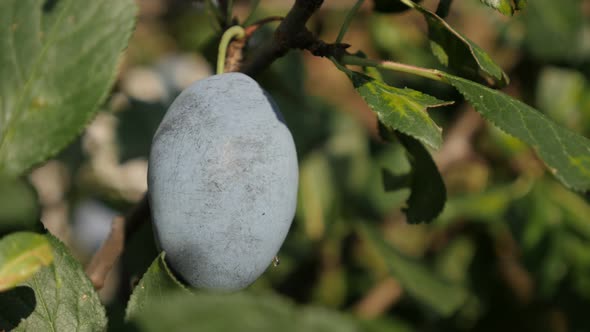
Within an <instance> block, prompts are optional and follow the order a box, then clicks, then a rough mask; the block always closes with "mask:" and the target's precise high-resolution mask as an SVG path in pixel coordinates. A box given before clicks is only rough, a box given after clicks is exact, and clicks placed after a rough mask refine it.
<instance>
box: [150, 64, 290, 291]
mask: <svg viewBox="0 0 590 332" xmlns="http://www.w3.org/2000/svg"><path fill="white" fill-rule="evenodd" d="M297 182H298V167H297V154H296V150H295V144H294V143H293V138H292V136H291V133H290V131H289V129H288V128H287V126H286V125H285V123H284V120H283V117H282V115H281V113H280V112H279V109H278V107H277V105H276V104H275V103H274V101H273V100H272V98H271V97H270V96H269V95H268V94H267V93H266V92H265V91H264V90H263V89H262V88H261V87H260V86H259V85H258V84H257V83H256V81H254V80H253V79H252V78H250V77H248V76H246V75H244V74H241V73H227V74H221V75H215V76H211V77H208V78H206V79H203V80H200V81H197V82H195V83H193V84H192V85H191V86H189V87H188V88H187V89H186V90H184V91H183V92H182V93H181V94H180V95H179V96H178V98H176V100H175V101H174V103H172V105H171V106H170V109H169V110H168V112H167V113H166V115H165V116H164V119H163V120H162V123H161V124H160V127H159V128H158V130H157V131H156V134H155V136H154V140H153V143H152V148H151V153H150V159H149V171H148V188H149V189H148V193H149V200H150V206H151V209H152V218H153V224H154V233H155V237H156V242H157V243H158V245H159V246H160V248H161V249H162V250H164V251H165V252H166V260H167V262H168V264H169V265H170V266H171V267H172V269H173V270H174V271H176V272H177V273H178V274H179V275H180V277H182V279H184V281H186V282H188V283H189V284H190V285H191V286H193V287H197V288H205V289H219V290H238V289H241V288H244V287H246V286H248V285H250V284H251V283H252V282H254V281H255V280H256V279H257V278H258V277H259V276H260V275H261V274H262V273H263V272H264V270H265V269H266V268H267V267H268V266H269V264H270V263H271V261H272V259H273V257H274V256H275V255H276V254H277V252H278V250H279V248H280V247H281V245H282V243H283V241H284V239H285V237H286V235H287V232H288V230H289V227H290V225H291V221H292V220H293V216H294V214H295V207H296V200H297Z"/></svg>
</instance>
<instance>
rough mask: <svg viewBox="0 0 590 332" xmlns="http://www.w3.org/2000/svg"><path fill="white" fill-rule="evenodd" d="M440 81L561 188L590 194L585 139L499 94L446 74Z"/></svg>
mask: <svg viewBox="0 0 590 332" xmlns="http://www.w3.org/2000/svg"><path fill="white" fill-rule="evenodd" d="M444 77H445V78H446V79H447V80H448V81H449V82H450V83H451V84H452V85H453V86H454V87H455V88H457V90H459V92H461V94H463V96H465V98H466V99H467V100H468V101H469V102H470V103H471V104H472V105H473V107H474V108H475V109H476V110H477V111H478V112H479V113H481V114H482V115H483V116H484V117H485V118H486V119H487V120H489V121H490V122H492V123H493V124H494V125H495V126H496V127H498V128H500V129H502V130H503V131H505V132H506V133H508V134H510V135H512V136H514V137H516V138H519V139H520V140H522V141H523V142H525V143H526V144H528V145H530V146H532V147H533V148H534V149H535V151H536V152H537V153H538V154H539V156H540V157H541V159H543V161H544V162H545V164H546V165H547V167H548V168H549V170H550V171H551V172H552V173H553V175H555V177H557V179H559V180H560V181H561V182H563V184H565V185H566V186H567V187H569V188H572V189H575V190H579V191H588V190H590V140H589V139H587V138H586V137H583V136H580V135H578V134H576V133H574V132H571V131H569V130H567V129H565V128H563V127H561V126H559V125H557V124H555V123H554V122H553V121H551V120H550V119H548V118H547V117H546V116H544V115H543V114H542V113H541V112H539V111H537V110H536V109H534V108H532V107H530V106H528V105H526V104H524V103H522V102H520V101H518V100H515V99H513V98H511V97H509V96H507V95H505V94H503V93H501V92H499V91H496V90H492V89H490V88H487V87H485V86H482V85H480V84H477V83H475V82H471V81H468V80H465V79H463V78H460V77H456V76H452V75H449V74H444Z"/></svg>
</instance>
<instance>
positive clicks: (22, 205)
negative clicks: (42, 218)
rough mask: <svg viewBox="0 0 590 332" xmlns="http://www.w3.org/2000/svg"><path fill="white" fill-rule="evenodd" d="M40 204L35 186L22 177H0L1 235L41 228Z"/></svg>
mask: <svg viewBox="0 0 590 332" xmlns="http://www.w3.org/2000/svg"><path fill="white" fill-rule="evenodd" d="M39 215H40V211H39V205H38V204H37V193H36V192H35V189H34V188H33V186H31V185H30V184H29V183H27V181H26V180H24V179H21V178H6V177H0V236H1V235H2V234H8V233H10V232H15V231H24V230H27V231H34V230H40V228H41V227H40V224H41V223H40V222H39Z"/></svg>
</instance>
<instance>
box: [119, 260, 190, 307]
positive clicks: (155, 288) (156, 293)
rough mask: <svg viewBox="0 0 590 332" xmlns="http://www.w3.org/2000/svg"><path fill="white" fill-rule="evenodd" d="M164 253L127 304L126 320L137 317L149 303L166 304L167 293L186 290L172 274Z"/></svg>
mask: <svg viewBox="0 0 590 332" xmlns="http://www.w3.org/2000/svg"><path fill="white" fill-rule="evenodd" d="M165 255H166V254H165V253H164V252H162V253H161V254H160V255H159V256H158V257H157V258H156V259H155V260H154V262H153V263H152V265H151V266H150V267H149V269H148V270H147V272H146V273H145V274H144V275H143V277H142V278H141V280H140V281H139V283H138V284H137V286H135V289H134V290H133V294H131V298H130V299H129V302H128V304H127V311H126V314H125V317H126V319H130V318H132V317H133V316H137V315H138V314H140V313H141V312H142V310H143V309H144V308H145V306H146V305H148V304H149V303H164V302H163V298H164V296H165V295H166V294H167V293H170V292H172V291H178V290H186V291H188V289H186V288H185V287H184V285H182V284H181V283H180V282H179V281H178V280H176V277H174V275H173V274H172V272H171V271H170V269H169V268H168V266H167V265H166V261H165V260H164V257H165Z"/></svg>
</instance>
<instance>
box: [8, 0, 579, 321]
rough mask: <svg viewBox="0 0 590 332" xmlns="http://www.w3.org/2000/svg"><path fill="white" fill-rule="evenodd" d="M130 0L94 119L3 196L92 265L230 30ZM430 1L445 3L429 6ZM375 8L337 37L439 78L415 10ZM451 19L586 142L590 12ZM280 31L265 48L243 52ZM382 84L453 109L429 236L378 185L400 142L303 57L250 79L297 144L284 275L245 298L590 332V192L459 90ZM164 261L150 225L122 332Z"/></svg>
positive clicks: (533, 11)
mask: <svg viewBox="0 0 590 332" xmlns="http://www.w3.org/2000/svg"><path fill="white" fill-rule="evenodd" d="M354 2H355V1H349V0H346V1H344V0H326V1H325V3H324V5H323V6H322V9H321V10H320V11H319V12H318V13H317V14H316V15H314V16H313V18H312V20H311V21H310V22H309V24H308V26H309V28H310V30H312V31H313V32H314V33H316V34H317V35H318V36H319V37H320V38H322V39H323V40H326V41H333V40H334V39H335V38H336V35H337V33H338V29H339V27H340V25H341V23H342V21H343V19H344V16H345V14H346V12H347V10H348V9H349V8H350V7H351V6H352V5H353V4H354ZM137 3H138V5H139V8H140V14H139V18H138V20H137V28H136V31H135V33H134V35H133V37H132V39H131V42H130V44H129V47H128V49H127V50H126V52H125V56H124V60H123V61H122V63H121V65H120V71H119V77H118V80H117V83H116V85H115V86H114V88H113V90H112V93H111V95H110V97H109V99H108V101H107V102H106V103H105V104H104V105H103V107H102V109H101V111H100V112H99V114H98V115H97V116H96V118H95V119H94V120H93V122H92V123H91V124H90V125H89V126H88V128H87V129H86V131H85V132H84V133H83V134H82V135H81V136H80V138H79V139H77V140H76V141H75V142H73V143H72V144H71V145H70V146H69V147H68V148H67V149H66V150H65V151H63V152H62V153H61V154H60V155H59V156H58V157H56V158H55V159H54V160H51V161H50V162H48V163H46V164H45V165H43V166H41V167H39V168H38V169H36V170H34V171H33V173H32V174H31V176H30V178H29V179H28V181H23V182H16V183H12V184H10V185H3V186H2V187H0V219H1V220H2V221H3V222H4V220H6V221H16V222H18V221H20V220H34V218H31V216H35V215H40V216H41V220H42V221H43V223H44V225H45V227H47V228H48V229H49V230H50V231H51V232H52V233H54V234H56V235H57V236H58V237H59V238H61V239H62V240H64V241H65V242H66V243H67V244H68V245H69V246H70V247H71V248H73V252H74V254H75V255H76V256H77V257H78V258H79V259H81V260H82V261H87V260H88V259H89V257H90V256H91V255H92V253H93V252H94V251H95V250H96V249H97V248H98V246H99V245H100V243H101V241H102V240H103V239H104V237H105V236H106V234H107V233H108V232H109V228H110V222H111V220H112V218H113V217H114V216H116V215H118V214H120V213H124V212H125V211H126V210H128V209H129V208H130V207H132V206H133V205H134V203H136V202H137V201H138V200H139V199H140V198H141V197H142V195H143V193H144V192H145V190H146V189H147V185H146V175H147V156H148V153H149V149H150V143H151V139H152V135H153V133H154V132H155V130H156V128H157V126H158V124H159V121H160V120H161V118H162V116H163V115H164V113H165V112H166V109H167V107H168V106H169V105H170V103H171V102H172V100H173V99H174V98H175V96H176V95H178V94H179V93H180V91H182V89H184V88H185V87H187V86H188V85H189V84H191V83H192V82H194V81H195V80H198V79H201V78H204V77H207V76H210V75H212V68H213V64H214V63H215V60H216V59H215V57H216V52H217V43H218V41H219V36H220V31H219V30H217V29H216V26H215V24H214V22H213V20H212V19H211V15H210V13H208V12H207V10H206V8H205V6H204V4H203V2H200V1H188V0H137ZM423 3H424V5H425V6H426V7H427V8H430V9H432V10H434V9H436V5H437V1H431V0H425V1H424V2H423ZM291 4H292V1H283V0H281V1H278V0H272V1H270V0H267V1H261V3H260V5H259V7H258V9H257V10H256V12H255V13H254V14H253V15H252V16H251V17H250V18H249V21H250V22H252V21H255V20H256V19H260V18H263V17H266V16H273V15H285V14H286V13H287V11H288V10H289V8H290V6H291ZM372 6H373V2H372V1H370V0H367V1H365V4H364V5H363V7H362V8H361V10H360V11H359V13H358V15H357V17H356V19H355V20H354V21H353V24H352V26H351V28H350V30H349V32H348V34H347V35H346V37H345V39H344V42H346V43H349V44H351V45H352V47H351V51H353V52H354V51H356V50H362V51H364V52H365V53H367V54H368V55H369V56H370V57H372V58H381V59H390V60H394V61H399V62H404V63H409V64H413V65H418V66H423V67H429V68H439V69H444V68H442V67H441V66H440V64H439V63H438V62H437V61H436V58H435V57H434V56H433V55H432V54H431V53H430V48H429V45H428V39H427V31H426V26H425V23H424V21H423V18H422V17H421V16H420V15H419V14H417V13H413V12H411V11H407V12H404V13H399V14H378V13H374V12H373V11H372ZM234 15H235V16H236V17H237V18H238V21H239V22H243V21H244V20H245V19H246V18H248V17H249V16H250V2H249V1H236V5H235V9H234ZM447 20H448V22H449V23H450V24H451V26H453V27H454V28H455V29H456V30H458V31H460V32H461V33H463V34H464V35H465V36H467V37H468V38H470V39H471V40H473V41H474V42H475V43H477V44H478V45H480V46H481V47H482V48H483V49H484V50H486V51H487V52H488V53H489V54H490V55H491V56H492V58H493V59H494V60H495V61H496V62H497V63H499V64H500V66H501V67H502V68H503V69H504V70H505V71H506V72H507V73H508V74H509V76H510V77H511V84H510V85H509V86H508V87H507V88H505V89H504V91H505V92H506V93H508V94H510V95H512V96H514V97H516V98H518V99H520V100H523V101H524V102H526V103H528V104H530V105H532V106H534V107H536V108H537V109H538V110H540V111H542V112H543V113H545V114H546V115H547V116H549V117H551V118H552V119H553V120H554V121H556V122H558V123H560V124H562V125H563V126H566V127H568V128H570V129H572V130H574V131H577V132H579V133H581V134H583V135H585V136H586V137H589V136H590V81H589V77H590V1H587V0H561V1H555V0H535V1H529V3H528V7H527V9H526V10H525V11H523V12H521V13H517V14H516V15H515V16H514V17H512V18H510V17H505V16H502V15H501V14H499V13H497V12H495V11H493V10H491V9H490V8H488V7H486V6H484V5H483V4H482V3H481V2H480V1H478V0H456V1H454V3H453V6H452V9H451V12H450V14H449V16H448V17H447ZM274 26H276V24H274V25H273V24H271V25H269V26H267V27H266V28H265V29H262V30H260V31H259V32H257V33H256V34H255V35H254V36H253V38H252V39H251V40H250V42H249V44H248V48H247V49H246V51H245V54H246V56H248V54H249V53H248V52H249V50H255V49H256V48H257V47H258V46H259V45H260V43H262V42H264V41H265V40H267V39H268V38H269V36H270V34H271V33H272V28H273V27H274ZM88 74H89V75H91V74H92V73H88ZM383 75H384V76H385V79H386V80H387V81H388V82H389V83H390V84H392V85H394V86H397V87H404V86H407V87H411V88H413V89H417V90H420V91H424V92H426V93H428V94H431V95H434V96H436V97H438V98H439V99H443V100H455V101H456V103H455V104H454V105H452V106H448V107H443V108H437V109H435V110H432V111H430V114H431V116H432V117H433V118H435V120H436V121H437V123H438V124H439V125H440V126H442V127H443V129H444V134H445V143H444V145H443V147H442V148H441V149H440V150H439V151H432V153H433V156H434V159H435V161H436V162H437V165H438V166H439V169H440V170H441V172H442V174H443V176H444V180H445V183H446V185H447V190H448V197H449V199H448V202H447V205H446V207H445V210H444V212H443V213H442V214H441V216H440V217H439V218H438V219H437V220H435V221H434V222H432V223H431V224H429V225H409V224H407V223H406V221H405V218H404V215H403V213H402V212H401V209H402V208H403V205H404V202H405V200H406V199H407V197H408V195H409V192H408V191H407V190H400V191H394V192H386V191H385V190H384V187H383V184H382V182H383V177H384V176H387V174H389V173H392V174H403V173H405V172H407V171H408V170H409V164H408V161H407V159H406V156H405V154H404V151H403V148H402V147H401V146H400V145H399V144H396V143H394V144H385V143H384V142H382V141H381V140H380V139H379V135H378V131H377V121H376V117H375V115H374V114H373V113H372V112H371V111H370V110H369V108H368V107H367V105H366V104H365V103H364V102H363V101H362V99H361V98H360V97H359V96H358V95H357V94H356V93H355V91H354V89H353V88H352V85H351V84H350V82H349V80H348V79H347V78H346V76H345V75H344V74H342V73H341V72H339V71H338V70H337V69H336V68H335V67H334V66H333V65H332V64H331V63H330V62H329V61H328V60H326V59H323V58H319V57H314V56H312V55H310V54H309V53H306V52H301V51H292V52H290V53H289V54H288V55H287V56H285V57H284V58H282V59H280V60H278V61H276V62H275V63H274V64H273V65H272V66H271V67H270V68H269V69H268V70H266V71H264V72H262V73H260V75H258V76H257V79H258V81H259V82H260V83H261V85H263V86H264V87H265V88H266V89H267V90H268V91H269V92H270V94H271V95H272V96H273V97H274V98H275V100H276V101H277V103H278V104H279V106H280V108H281V111H282V112H283V114H284V115H285V118H286V121H287V124H288V125H289V127H290V128H291V131H292V133H293V136H294V138H295V142H296V145H297V151H298V157H299V167H300V187H299V202H298V209H297V216H296V218H295V220H294V222H293V225H292V228H291V231H290V233H289V235H288V238H287V240H286V242H285V244H284V246H283V248H282V249H281V251H280V253H279V258H280V264H279V265H277V266H271V267H269V269H268V271H267V272H266V273H265V274H264V275H263V276H262V278H260V280H258V281H257V282H256V283H255V284H254V285H253V286H251V287H250V289H249V291H251V292H274V293H278V294H280V295H282V296H285V297H288V298H290V299H291V300H292V301H294V302H295V303H297V304H301V305H304V304H305V305H309V304H311V305H314V306H318V307H324V308H331V309H334V310H338V311H341V312H345V313H346V314H348V315H352V316H355V317H358V318H362V319H366V327H367V328H368V329H370V330H373V331H498V330H507V331H590V319H589V318H588V313H590V205H589V203H588V196H584V194H580V193H574V192H571V191H568V190H567V189H565V188H564V187H563V186H562V185H560V184H559V183H557V182H556V181H555V180H554V179H553V178H552V177H551V175H550V174H549V173H548V172H547V171H546V170H545V168H544V166H543V164H542V162H541V161H540V160H539V159H538V158H537V157H536V156H535V154H534V153H533V152H532V151H531V149H530V148H528V147H527V146H524V145H523V144H521V143H520V142H519V141H517V140H515V139H513V138H511V137H509V136H507V135H505V134H504V133H502V132H501V131H499V130H497V129H495V128H494V127H493V126H491V125H490V124H488V123H486V122H485V121H483V120H482V119H481V118H480V116H479V115H478V114H477V113H475V112H474V111H473V110H472V109H471V107H470V106H469V105H468V104H466V103H464V102H463V100H462V97H461V96H460V95H459V94H458V93H457V92H456V91H455V90H454V89H453V88H451V87H449V86H446V85H444V84H440V83H436V82H432V81H428V80H425V79H422V78H419V77H415V76H411V75H406V74H397V73H385V72H384V73H383ZM384 170H387V171H384ZM3 222H2V223H0V224H6V225H8V224H7V223H3ZM7 227H9V226H7ZM384 248H385V249H384ZM156 256H157V249H156V247H155V245H154V242H153V239H152V233H151V228H150V225H149V224H145V225H143V226H142V228H141V229H140V230H139V231H138V232H137V233H136V234H135V235H134V236H133V238H132V240H131V243H130V244H129V246H128V248H127V249H126V251H125V254H124V257H123V258H122V260H121V262H120V263H119V264H118V266H117V267H116V268H115V270H114V271H113V272H112V273H111V275H110V276H109V281H108V284H107V286H106V287H105V288H104V289H103V290H102V291H101V297H102V300H103V301H104V302H105V303H106V304H107V305H108V306H109V310H110V312H111V315H114V316H112V317H115V318H113V320H114V321H115V323H113V324H116V321H117V319H121V320H122V316H123V309H124V306H125V303H126V300H127V299H128V296H129V294H130V291H131V289H132V287H133V285H134V283H135V282H137V280H138V279H139V278H140V277H141V275H142V273H143V272H144V271H145V270H146V269H147V267H148V266H149V264H150V263H151V262H152V261H153V259H154V258H155V257H156ZM457 298H460V299H462V300H461V301H460V302H457V300H456V299H457ZM117 317H118V318H117Z"/></svg>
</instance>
